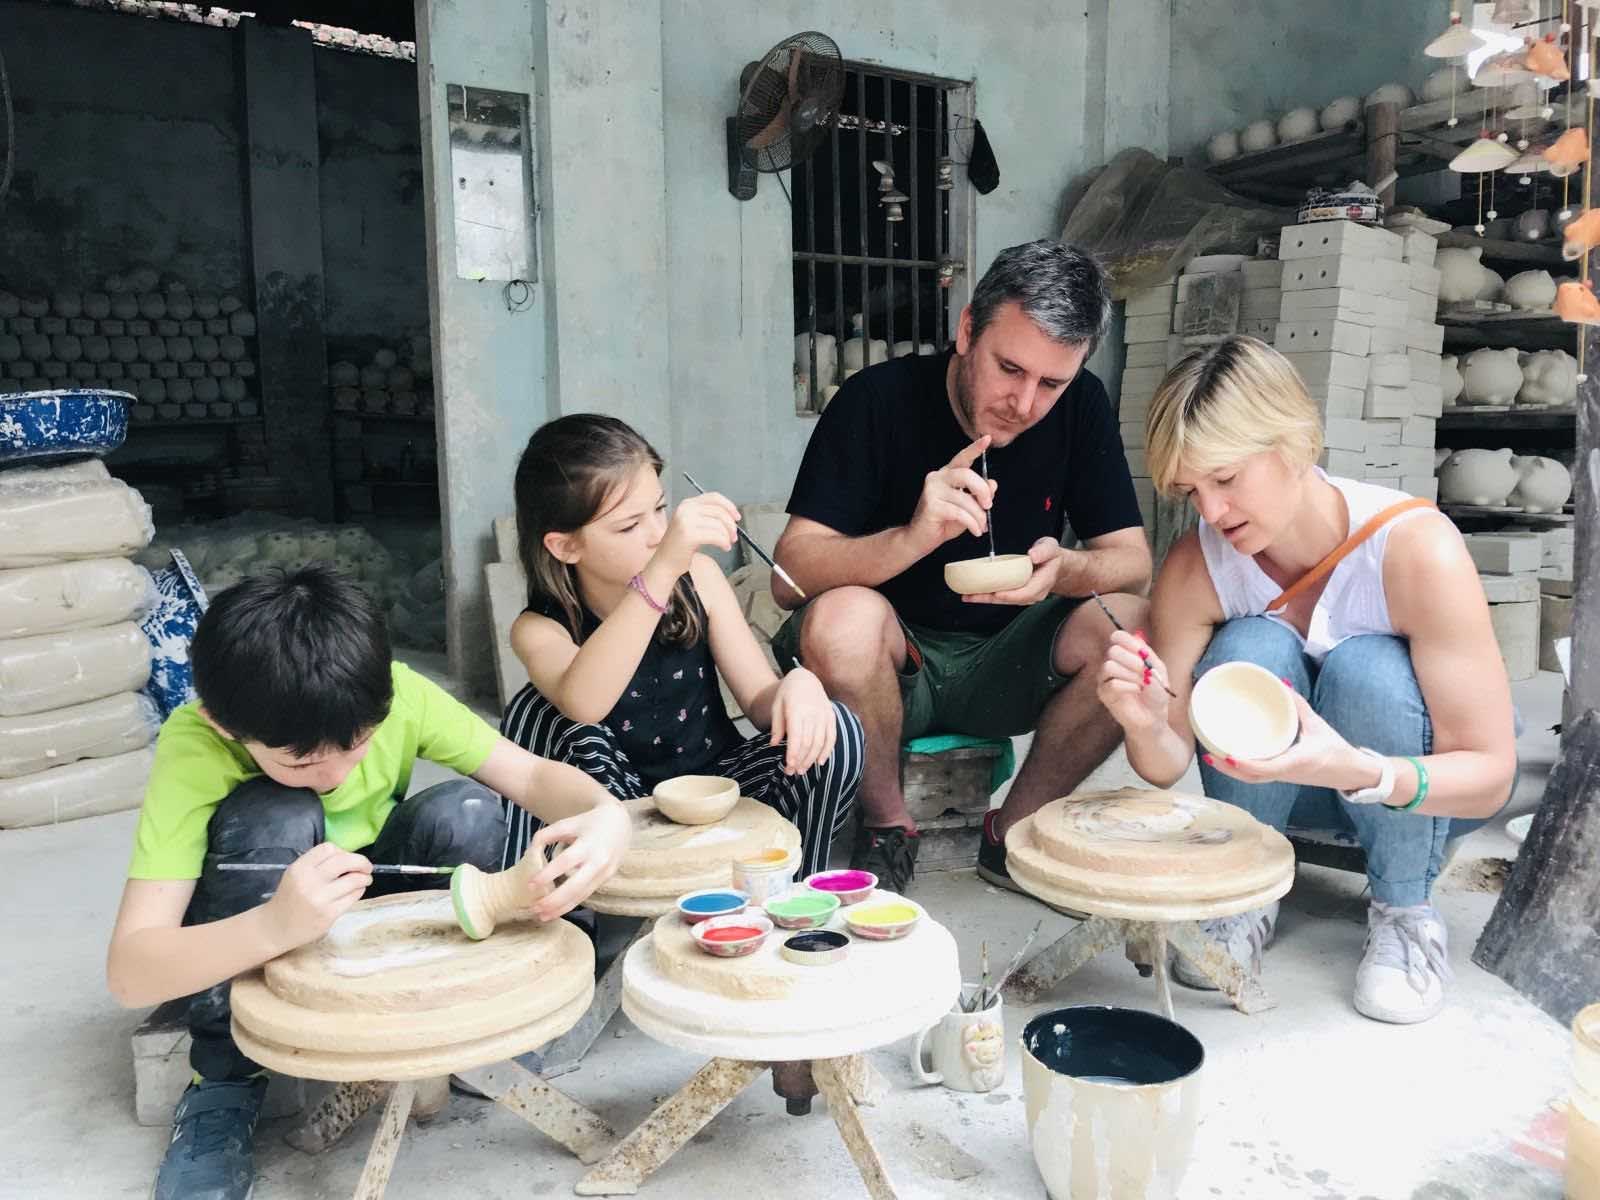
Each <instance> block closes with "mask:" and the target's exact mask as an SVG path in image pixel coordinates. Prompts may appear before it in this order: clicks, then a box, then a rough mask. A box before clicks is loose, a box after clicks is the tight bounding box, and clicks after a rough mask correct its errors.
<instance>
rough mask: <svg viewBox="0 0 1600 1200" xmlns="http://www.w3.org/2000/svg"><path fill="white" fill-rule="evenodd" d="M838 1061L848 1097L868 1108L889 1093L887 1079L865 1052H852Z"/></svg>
mask: <svg viewBox="0 0 1600 1200" xmlns="http://www.w3.org/2000/svg"><path fill="white" fill-rule="evenodd" d="M839 1062H840V1063H841V1064H842V1065H841V1066H840V1068H839V1069H840V1071H841V1072H842V1073H843V1076H844V1084H845V1087H846V1088H847V1089H848V1090H849V1092H850V1099H852V1100H854V1101H855V1102H856V1103H857V1104H860V1105H865V1106H867V1107H868V1108H870V1107H872V1106H873V1105H875V1104H877V1103H878V1101H879V1100H881V1099H883V1097H885V1096H887V1095H888V1094H889V1081H888V1080H887V1079H885V1078H884V1077H883V1076H882V1075H881V1074H879V1073H878V1069H877V1068H876V1067H874V1066H873V1065H872V1063H870V1062H869V1061H868V1060H867V1056H866V1055H865V1054H853V1055H851V1056H850V1057H849V1058H844V1059H840V1060H839Z"/></svg>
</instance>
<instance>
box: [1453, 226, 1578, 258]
mask: <svg viewBox="0 0 1600 1200" xmlns="http://www.w3.org/2000/svg"><path fill="white" fill-rule="evenodd" d="M1478 247H1482V249H1483V258H1484V261H1485V262H1494V261H1499V262H1514V263H1527V264H1528V265H1529V266H1533V267H1558V268H1559V267H1565V266H1566V262H1565V260H1564V259H1562V257H1561V239H1560V238H1553V239H1550V240H1547V241H1542V242H1514V241H1507V240H1505V239H1503V238H1481V237H1479V236H1478V235H1477V234H1475V233H1471V232H1465V231H1462V230H1458V229H1451V230H1449V231H1447V232H1445V233H1441V234H1440V235H1439V249H1441V250H1472V249H1476V248H1478Z"/></svg>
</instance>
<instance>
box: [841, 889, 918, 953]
mask: <svg viewBox="0 0 1600 1200" xmlns="http://www.w3.org/2000/svg"><path fill="white" fill-rule="evenodd" d="M839 915H840V916H842V917H844V923H845V924H846V925H848V926H849V927H850V932H851V933H853V934H855V935H856V936H857V937H858V938H863V939H865V940H866V941H869V942H892V941H894V940H895V939H897V938H903V937H905V936H906V934H908V933H910V932H911V931H912V929H914V928H915V927H916V924H917V921H918V920H919V919H920V918H921V917H922V909H921V907H920V906H918V905H916V904H913V903H911V901H909V900H902V899H901V898H900V897H898V896H878V897H874V898H873V899H871V900H866V901H863V902H862V903H860V904H853V905H851V906H850V907H849V908H847V909H845V910H844V911H843V912H842V913H840V914H839Z"/></svg>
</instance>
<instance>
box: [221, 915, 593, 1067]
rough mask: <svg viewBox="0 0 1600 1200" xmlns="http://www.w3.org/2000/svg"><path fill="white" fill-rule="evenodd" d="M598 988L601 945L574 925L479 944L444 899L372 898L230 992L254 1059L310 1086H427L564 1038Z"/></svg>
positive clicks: (510, 932)
mask: <svg viewBox="0 0 1600 1200" xmlns="http://www.w3.org/2000/svg"><path fill="white" fill-rule="evenodd" d="M593 993H594V948H593V946H592V945H591V944H590V942H589V939H588V938H587V937H586V936H584V934H583V932H582V931H581V930H580V929H578V928H577V926H575V925H572V924H571V923H569V922H567V921H551V922H549V923H548V924H540V923H539V922H536V921H532V920H521V921H509V922H504V923H502V924H501V925H500V926H499V927H498V928H497V929H496V930H495V932H494V934H493V936H491V937H489V938H486V939H484V940H483V941H473V940H472V939H471V938H468V937H467V936H466V934H464V933H462V932H461V929H460V927H459V926H458V925H457V924H456V921H455V917H454V914H453V912H452V910H451V907H450V898H449V895H448V894H446V893H442V892H434V893H413V894H410V895H404V896H385V897H382V898H380V899H376V900H364V901H362V902H361V903H359V904H357V905H356V906H355V907H354V908H353V909H351V910H350V912H349V913H347V914H345V915H344V916H343V917H341V918H340V919H339V920H338V921H337V922H335V923H334V927H333V928H332V929H330V930H329V931H328V934H327V935H326V936H324V937H323V938H321V939H320V940H318V941H316V942H313V943H311V944H310V945H306V946H301V947H300V948H299V949H297V950H291V951H290V952H289V953H288V954H285V955H283V956H281V957H279V958H276V959H273V960H272V961H271V962H269V963H267V964H266V965H265V966H264V967H262V968H260V969H259V970H256V971H252V972H250V973H249V974H247V975H243V976H240V977H239V978H238V979H236V980H234V983H233V1034H234V1038H235V1040H236V1041H237V1042H238V1043H239V1047H240V1049H242V1050H243V1051H244V1052H245V1053H246V1054H247V1055H249V1056H250V1057H251V1058H253V1059H255V1060H256V1061H257V1062H259V1063H261V1064H262V1065H263V1066H266V1067H270V1068H272V1069H273V1070H276V1071H282V1072H283V1073H284V1074H287V1075H294V1076H297V1077H300V1078H304V1079H328V1080H341V1081H342V1080H365V1079H385V1080H402V1079H424V1078H429V1077H431V1076H436V1075H441V1074H449V1073H450V1072H452V1071H460V1070H466V1069H468V1068H470V1067H474V1066H480V1065H483V1064H485V1063H492V1062H499V1061H500V1060H502V1059H505V1058H509V1057H511V1056H512V1055H515V1054H520V1053H522V1052H523V1051H524V1050H531V1049H533V1048H534V1047H535V1046H539V1045H543V1044H544V1043H545V1042H547V1041H549V1040H550V1039H551V1038H553V1037H558V1036H559V1035H561V1034H563V1033H565V1032H566V1031H567V1030H568V1029H570V1028H571V1027H572V1026H573V1025H575V1024H576V1023H577V1022H578V1020H579V1019H580V1018H581V1017H582V1016H583V1013H584V1010H585V1009H586V1008H587V1007H588V1005H589V1001H590V999H591V997H592V996H593Z"/></svg>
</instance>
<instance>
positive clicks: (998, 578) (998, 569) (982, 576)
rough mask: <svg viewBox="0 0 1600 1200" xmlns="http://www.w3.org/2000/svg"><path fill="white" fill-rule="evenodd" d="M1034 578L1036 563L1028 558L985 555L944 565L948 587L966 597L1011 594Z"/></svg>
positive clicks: (1025, 556) (1009, 555) (1023, 556)
mask: <svg viewBox="0 0 1600 1200" xmlns="http://www.w3.org/2000/svg"><path fill="white" fill-rule="evenodd" d="M1032 574H1033V561H1032V560H1031V559H1029V557H1028V556H1027V555H1026V554H996V555H994V556H992V557H991V556H988V555H985V556H984V557H983V558H967V559H963V560H962V561H960V562H953V563H945V565H944V583H945V586H946V587H947V588H949V589H950V590H951V591H952V592H957V593H959V594H960V595H963V596H972V595H977V594H980V593H984V592H1009V591H1010V590H1011V589H1012V588H1019V587H1021V586H1022V585H1023V584H1025V583H1027V582H1028V578H1029V576H1031V575H1032Z"/></svg>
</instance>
